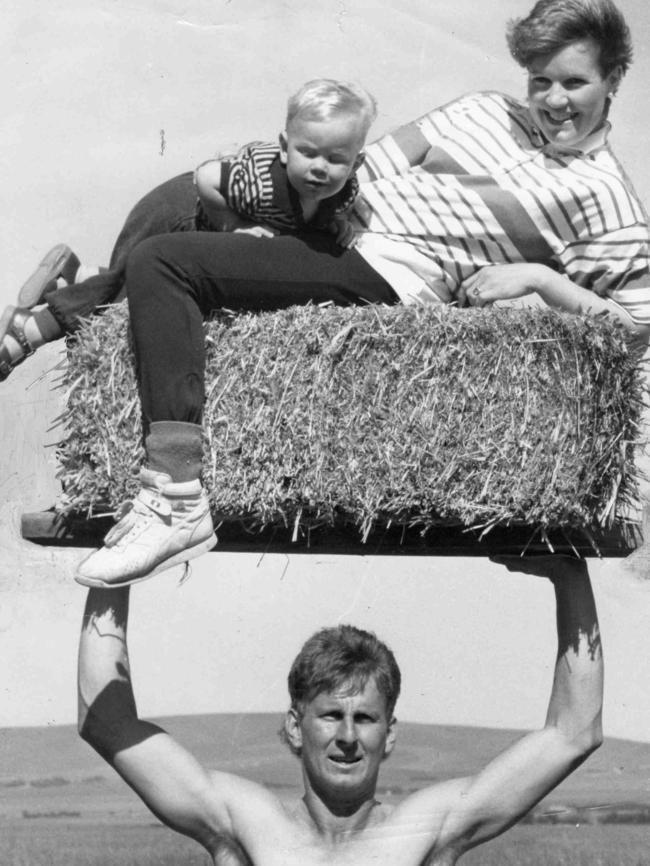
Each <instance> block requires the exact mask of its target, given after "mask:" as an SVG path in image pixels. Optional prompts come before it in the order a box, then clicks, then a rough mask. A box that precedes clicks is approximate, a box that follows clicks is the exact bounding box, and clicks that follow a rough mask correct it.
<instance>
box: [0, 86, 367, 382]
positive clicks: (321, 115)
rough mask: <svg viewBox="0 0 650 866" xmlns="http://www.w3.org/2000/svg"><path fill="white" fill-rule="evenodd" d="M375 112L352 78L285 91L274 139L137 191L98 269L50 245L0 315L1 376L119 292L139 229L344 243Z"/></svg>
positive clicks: (141, 235) (141, 234)
mask: <svg viewBox="0 0 650 866" xmlns="http://www.w3.org/2000/svg"><path fill="white" fill-rule="evenodd" d="M376 113H377V108H376V102H375V99H374V98H373V97H372V96H371V95H370V94H369V93H368V92H367V91H366V90H364V89H363V88H362V87H360V86H359V85H356V84H351V83H343V82H338V81H334V80H331V79H315V80H313V81H309V82H307V84H305V85H303V87H302V88H301V89H300V90H299V91H298V92H297V93H296V94H294V96H292V97H291V98H290V100H289V103H288V109H287V118H286V124H285V130H284V131H283V132H282V133H281V135H280V141H279V144H265V143H261V142H253V143H252V144H249V145H247V146H246V147H244V148H243V149H242V150H241V151H240V152H239V153H238V154H237V155H236V156H235V157H233V158H230V159H213V160H209V161H208V162H205V163H203V164H202V165H200V166H199V167H198V169H197V170H196V172H195V173H194V186H192V185H191V175H190V174H186V175H181V176H179V177H177V178H173V179H172V180H170V181H167V182H166V183H165V184H162V185H161V186H160V187H157V188H156V189H155V190H153V191H152V192H151V193H149V194H148V195H147V196H145V198H144V199H143V200H142V201H141V202H139V203H138V204H137V205H136V206H135V208H134V209H133V210H132V211H131V213H130V214H129V216H128V217H127V221H126V224H125V226H124V228H123V230H122V232H121V233H120V236H119V237H118V240H117V243H116V246H115V249H114V251H113V254H112V256H111V263H110V267H109V269H108V270H107V271H104V272H101V273H98V270H99V269H97V268H85V267H83V266H80V264H79V260H78V259H77V257H76V256H75V255H74V253H73V252H72V251H71V250H70V249H69V247H66V246H65V245H63V244H60V245H58V246H57V247H54V249H52V250H50V252H49V253H48V254H47V255H46V256H45V258H44V259H43V261H42V262H41V264H40V265H39V268H38V269H37V270H36V271H35V272H34V274H32V276H31V277H30V278H29V279H28V280H27V282H26V283H25V284H24V286H23V287H22V289H21V291H20V294H19V298H18V306H9V307H7V308H6V309H5V311H4V313H3V314H2V316H1V317H0V381H2V380H3V379H6V378H7V376H9V374H10V373H11V371H12V370H13V368H14V367H16V366H17V365H18V364H20V363H21V362H22V361H24V359H25V358H26V357H28V355H30V354H32V353H33V352H34V350H35V349H37V348H38V347H39V346H41V345H43V344H44V343H46V342H50V341H51V340H56V339H59V338H60V337H62V336H64V335H66V334H71V333H74V331H75V330H77V328H78V327H80V325H81V320H82V319H83V318H85V317H87V316H89V315H92V314H94V313H95V311H96V310H97V308H98V307H101V306H104V305H106V304H110V303H113V302H114V301H115V300H117V299H120V298H121V297H122V296H123V292H122V289H123V286H124V281H125V272H126V261H127V258H128V255H129V253H130V252H131V250H132V249H133V248H134V247H135V246H137V244H138V243H140V241H142V240H144V239H145V238H147V237H151V236H153V235H157V234H165V233H167V232H174V231H197V230H198V231H249V232H251V233H253V234H257V233H259V234H263V235H264V234H265V235H269V234H277V233H282V234H287V233H296V232H299V231H310V230H325V231H329V232H332V233H334V234H335V236H336V240H337V242H338V243H339V244H340V245H342V246H344V247H348V246H351V245H352V244H353V242H354V232H353V231H352V228H351V226H350V225H349V223H348V221H347V219H346V213H347V212H348V210H349V209H350V208H351V207H352V205H353V204H354V201H355V198H356V195H357V191H358V183H357V180H356V177H355V171H356V169H357V168H358V167H359V166H360V165H361V163H362V162H363V153H362V152H361V151H362V148H363V146H364V144H365V139H366V136H367V133H368V130H369V128H370V126H371V124H372V122H373V120H374V119H375V117H376ZM197 194H198V202H197ZM82 279H83V280H84V282H83V283H82V282H81V280H82ZM43 304H45V306H39V305H43ZM34 307H38V309H36V310H34V312H32V308H34Z"/></svg>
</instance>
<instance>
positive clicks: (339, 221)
mask: <svg viewBox="0 0 650 866" xmlns="http://www.w3.org/2000/svg"><path fill="white" fill-rule="evenodd" d="M330 231H331V232H332V234H333V235H336V243H337V244H338V245H339V246H341V247H344V248H345V249H346V250H349V249H352V247H353V246H354V245H355V244H356V242H357V233H356V232H355V230H354V228H353V227H352V223H351V222H350V221H349V220H348V218H347V217H346V216H343V215H342V214H337V216H335V217H334V219H333V220H332V222H331V224H330Z"/></svg>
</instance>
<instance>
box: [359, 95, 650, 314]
mask: <svg viewBox="0 0 650 866" xmlns="http://www.w3.org/2000/svg"><path fill="white" fill-rule="evenodd" d="M417 126H418V128H419V130H420V132H421V133H422V134H423V136H424V137H425V139H426V141H427V142H428V144H429V145H430V150H429V151H428V153H427V155H426V157H425V160H424V162H423V163H422V164H420V165H416V166H411V165H409V163H408V160H407V158H406V157H405V155H404V154H403V153H402V151H401V150H400V148H399V146H398V145H397V143H396V142H395V140H394V139H393V138H392V137H391V136H390V135H388V136H385V137H384V138H382V139H380V140H379V141H378V142H376V143H375V144H372V145H370V146H369V147H368V148H367V152H366V161H365V163H364V166H363V167H362V168H361V169H360V171H359V179H360V181H361V195H360V196H359V197H358V199H357V203H356V205H355V209H354V215H353V220H354V224H355V226H356V228H357V229H358V230H359V232H360V233H361V234H360V238H359V242H358V246H357V249H358V251H359V252H360V253H361V255H363V256H364V258H365V259H366V260H367V261H368V262H369V264H370V265H371V266H372V267H373V268H375V270H377V271H378V272H379V273H380V274H382V276H384V278H385V279H386V280H387V281H388V282H389V283H390V284H391V285H392V287H393V288H394V289H395V291H396V292H397V294H398V295H399V296H400V298H401V300H402V301H404V302H405V303H413V302H415V301H417V300H442V301H445V302H448V301H450V300H452V299H453V298H454V297H455V295H456V292H457V291H458V288H459V286H460V285H461V283H462V282H463V281H464V280H465V279H467V277H469V276H470V275H471V274H473V273H475V272H476V271H477V270H479V269H480V268H482V267H485V266H486V265H493V264H508V263H515V262H537V263H542V264H544V265H547V266H548V267H550V268H553V269H554V270H556V271H558V272H560V273H562V274H564V275H566V276H567V277H568V278H569V279H570V280H572V281H573V282H574V283H576V284H577V285H579V286H582V287H583V288H586V289H589V290H591V291H593V292H595V293H597V294H598V295H600V296H602V297H606V298H609V299H611V300H613V301H615V302H616V303H618V304H620V305H621V306H622V307H623V308H624V309H625V310H626V311H627V312H628V313H629V314H630V315H632V317H633V318H634V319H635V320H637V321H640V322H647V323H650V270H649V257H650V234H649V229H648V218H647V216H646V214H645V211H644V208H643V206H642V204H641V202H640V201H639V199H638V197H637V196H636V194H635V193H634V191H633V189H632V186H631V184H630V182H629V181H628V179H627V178H626V176H625V174H624V172H623V170H622V169H621V167H620V166H619V164H618V162H617V160H616V159H615V157H614V156H613V154H612V153H611V151H610V149H609V147H608V146H607V144H606V132H607V130H602V129H601V130H600V131H598V132H596V133H592V135H591V136H589V138H588V139H587V140H586V141H584V142H582V143H581V149H580V150H576V149H566V148H560V147H558V146H557V145H553V144H549V143H548V142H547V141H546V140H545V139H544V138H543V137H542V135H541V134H540V132H539V130H538V129H537V128H536V127H535V125H534V123H533V121H532V119H531V116H530V113H529V111H528V108H527V106H526V105H525V104H523V103H521V102H518V101H517V100H514V99H512V98H510V97H507V96H504V95H501V94H499V93H475V94H470V95H468V96H464V97H462V98H460V99H458V100H456V101H454V102H452V103H450V104H448V105H446V106H444V107H442V108H439V109H435V110H434V111H432V112H430V113H429V114H427V115H426V116H425V117H423V118H421V119H420V120H419V121H417Z"/></svg>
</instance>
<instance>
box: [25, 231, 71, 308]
mask: <svg viewBox="0 0 650 866" xmlns="http://www.w3.org/2000/svg"><path fill="white" fill-rule="evenodd" d="M78 268H79V259H78V258H77V256H76V255H75V254H74V253H73V252H72V250H71V249H70V247H69V246H67V245H66V244H57V245H56V246H55V247H52V249H51V250H50V251H49V252H48V253H47V254H46V255H45V257H44V259H43V261H42V262H41V263H40V265H39V266H38V267H37V268H36V270H35V271H34V273H33V274H32V275H31V277H29V279H28V280H27V282H26V283H25V284H24V285H23V287H22V288H21V290H20V292H19V293H18V306H19V307H25V308H26V309H28V310H31V308H32V307H35V306H36V304H40V303H42V301H43V296H44V295H45V292H47V290H48V289H50V288H53V287H54V285H55V280H56V278H57V277H63V278H64V279H65V280H66V281H67V282H68V283H74V280H75V276H76V274H77V270H78ZM53 284H54V285H53Z"/></svg>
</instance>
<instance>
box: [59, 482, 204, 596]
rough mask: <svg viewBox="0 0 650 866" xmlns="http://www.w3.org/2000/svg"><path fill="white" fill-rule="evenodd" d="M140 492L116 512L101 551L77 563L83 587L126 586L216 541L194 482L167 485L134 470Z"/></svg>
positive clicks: (178, 561)
mask: <svg viewBox="0 0 650 866" xmlns="http://www.w3.org/2000/svg"><path fill="white" fill-rule="evenodd" d="M140 481H141V483H142V489H141V490H140V492H139V493H138V495H137V496H136V498H135V499H133V500H131V501H129V502H125V503H124V505H123V506H122V507H121V509H120V511H119V512H118V519H119V522H118V523H117V525H116V526H114V527H113V529H111V531H110V532H109V533H108V534H107V536H106V538H105V539H104V547H101V548H100V549H99V550H96V551H94V552H93V553H91V554H90V556H87V557H86V558H85V559H84V560H82V562H80V563H79V566H78V568H77V573H76V574H75V578H74V579H75V580H76V581H77V583H81V584H83V585H84V586H99V587H106V588H111V587H117V586H128V585H129V584H131V583H138V582H139V581H141V580H147V579H148V578H150V577H153V576H154V574H158V573H159V572H161V571H164V570H165V569H167V568H171V567H172V566H174V565H178V564H180V563H182V562H187V560H189V559H194V558H195V557H197V556H201V554H202V553H206V552H207V551H208V550H211V549H212V548H213V547H214V546H215V544H216V543H217V536H216V535H215V533H214V527H213V525H212V517H211V516H210V508H209V505H208V498H207V496H206V494H205V491H204V490H203V488H202V486H201V482H200V481H198V480H197V481H188V482H186V483H184V484H178V483H173V482H172V480H171V478H170V476H169V475H166V474H164V473H162V472H152V471H151V470H150V469H141V470H140Z"/></svg>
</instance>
